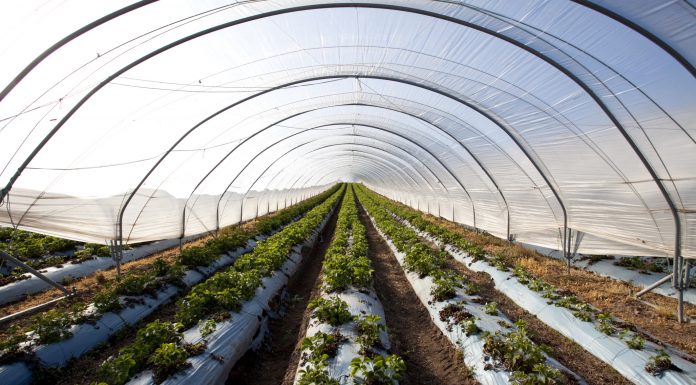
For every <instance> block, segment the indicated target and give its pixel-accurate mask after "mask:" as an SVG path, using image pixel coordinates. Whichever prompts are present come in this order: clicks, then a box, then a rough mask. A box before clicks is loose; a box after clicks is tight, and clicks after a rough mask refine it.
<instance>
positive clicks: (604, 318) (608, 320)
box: [595, 313, 616, 336]
mask: <svg viewBox="0 0 696 385" xmlns="http://www.w3.org/2000/svg"><path fill="white" fill-rule="evenodd" d="M595 328H596V329H597V330H599V331H600V332H602V333H604V334H606V335H608V336H610V335H612V334H614V333H616V326H614V319H613V318H612V317H611V316H610V315H609V314H607V313H600V314H598V315H597V325H596V326H595Z"/></svg>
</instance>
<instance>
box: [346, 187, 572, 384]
mask: <svg viewBox="0 0 696 385" xmlns="http://www.w3.org/2000/svg"><path fill="white" fill-rule="evenodd" d="M358 191H359V192H358V197H359V198H360V201H361V203H362V204H363V207H365V210H366V211H367V212H368V214H369V215H370V220H371V221H372V223H373V224H374V225H375V227H376V228H377V230H378V232H379V233H380V235H381V236H382V237H383V238H384V239H385V240H386V242H387V244H388V246H389V247H390V249H391V250H392V253H393V254H394V256H395V257H396V259H397V261H398V262H399V264H400V265H401V266H402V268H403V269H404V272H405V275H406V278H407V279H408V281H409V283H410V284H411V286H412V287H413V289H414V291H415V293H416V295H417V296H418V298H419V299H420V301H421V303H422V304H423V306H425V307H426V308H427V310H428V312H429V313H430V317H431V319H432V321H433V323H434V324H435V325H436V326H437V327H438V329H440V331H441V332H442V333H443V334H444V335H445V336H446V337H447V338H448V339H449V340H450V341H451V342H452V344H453V345H455V346H456V347H457V348H459V349H461V351H462V353H463V354H462V356H463V359H464V362H465V363H466V365H467V366H469V367H470V368H471V369H472V372H473V373H474V376H475V378H476V379H477V380H478V381H479V382H480V383H481V384H509V383H583V382H584V381H583V380H582V379H581V378H579V377H578V376H577V375H576V374H574V373H572V372H571V371H570V370H568V369H567V368H565V367H563V366H562V365H561V364H560V363H558V362H557V361H555V360H554V359H552V358H551V357H549V356H548V355H547V354H546V352H544V350H543V349H542V348H541V347H539V346H537V345H536V344H534V342H533V341H531V339H529V338H528V337H527V335H526V328H525V325H524V324H518V325H512V324H511V323H510V320H509V319H508V318H507V317H505V316H504V315H503V314H501V313H500V312H499V311H498V310H497V309H496V308H495V306H494V305H492V304H486V303H485V302H484V301H482V300H481V299H480V297H479V296H478V295H476V294H475V291H474V290H473V288H472V287H471V286H470V284H469V282H466V281H465V280H463V279H462V277H461V276H460V275H459V274H458V273H456V272H454V271H451V270H445V269H444V268H443V265H444V255H443V254H442V252H438V251H435V250H433V249H431V248H430V247H429V246H428V245H426V244H425V243H424V242H423V241H421V240H420V239H419V238H418V235H417V234H416V232H415V231H414V230H413V229H411V228H409V227H407V226H405V225H403V224H401V223H399V222H398V221H397V220H396V219H395V218H394V217H393V216H392V215H391V213H389V212H388V211H386V210H385V209H383V208H382V207H381V206H380V205H379V204H377V203H376V202H374V201H372V200H371V198H370V197H369V196H367V195H366V194H365V192H364V191H362V190H360V189H359V190H358ZM542 380H543V381H546V382H543V381H542ZM534 381H541V382H534Z"/></svg>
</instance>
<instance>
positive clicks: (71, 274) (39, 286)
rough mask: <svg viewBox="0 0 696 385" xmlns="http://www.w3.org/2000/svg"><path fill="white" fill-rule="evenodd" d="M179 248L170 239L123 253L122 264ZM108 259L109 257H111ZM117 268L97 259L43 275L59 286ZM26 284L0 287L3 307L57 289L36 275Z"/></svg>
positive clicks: (52, 269) (55, 268)
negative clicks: (175, 247)
mask: <svg viewBox="0 0 696 385" xmlns="http://www.w3.org/2000/svg"><path fill="white" fill-rule="evenodd" d="M203 235H204V234H198V235H192V236H188V237H186V238H184V239H183V242H190V241H192V240H194V239H198V238H200V237H202V236H203ZM178 245H179V239H168V240H164V241H158V242H153V243H149V244H146V245H143V246H138V247H135V248H132V249H130V250H125V251H124V252H123V259H122V260H121V263H127V262H130V261H135V260H138V259H141V258H144V257H147V256H148V255H151V254H154V253H157V252H160V251H162V250H166V249H169V248H171V247H174V246H178ZM107 255H108V254H107ZM114 266H116V261H114V260H113V258H111V257H110V256H99V255H96V254H95V255H94V257H93V258H90V259H87V260H84V261H82V262H80V263H76V264H72V263H70V264H65V265H62V266H52V267H47V268H45V269H43V270H41V272H42V273H43V274H44V275H45V276H47V277H48V278H50V279H52V280H53V281H55V282H59V283H61V282H70V281H72V280H75V279H78V278H82V277H85V276H88V275H90V274H94V273H95V272H97V271H100V270H105V269H108V268H112V267H114ZM23 276H24V277H26V278H25V279H23V280H20V281H16V282H12V283H9V284H7V285H5V286H2V287H0V305H4V304H7V303H11V302H15V301H19V300H21V299H23V298H25V297H26V296H28V295H31V294H36V293H40V292H42V291H44V290H48V289H51V288H53V286H51V285H50V284H48V283H46V282H44V281H43V280H41V279H40V278H39V277H37V276H35V275H33V274H29V273H27V274H23Z"/></svg>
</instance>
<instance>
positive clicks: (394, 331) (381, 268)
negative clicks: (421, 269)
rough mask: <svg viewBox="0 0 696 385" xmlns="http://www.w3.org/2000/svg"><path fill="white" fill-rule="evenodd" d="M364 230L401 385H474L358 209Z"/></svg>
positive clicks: (391, 256)
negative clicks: (401, 366)
mask: <svg viewBox="0 0 696 385" xmlns="http://www.w3.org/2000/svg"><path fill="white" fill-rule="evenodd" d="M359 212H360V219H361V221H362V222H363V224H364V225H365V227H366V228H367V241H368V244H369V253H368V254H369V256H370V258H371V259H372V263H373V267H374V269H375V289H376V290H377V295H378V296H379V299H380V301H382V305H383V306H384V313H385V316H386V322H387V328H388V330H389V338H390V341H391V344H392V351H393V352H394V353H396V354H398V355H400V356H401V357H402V358H403V359H404V361H405V362H406V374H405V375H404V377H403V378H402V379H401V380H400V381H399V383H400V384H401V385H430V384H432V385H435V384H437V385H444V384H447V385H460V384H476V383H477V382H476V380H474V379H473V378H472V375H471V372H470V371H469V369H468V368H467V367H466V366H465V365H464V363H463V357H462V356H461V353H457V351H456V349H455V348H454V347H453V346H452V344H451V343H450V341H449V340H448V339H447V338H446V337H445V336H444V335H443V334H442V332H440V330H439V329H438V328H437V327H436V326H435V325H434V324H433V323H432V321H431V319H430V316H429V314H428V311H427V310H426V309H425V308H424V307H423V305H422V304H421V302H420V300H418V297H416V293H415V292H414V291H413V288H412V287H411V285H410V284H409V283H408V281H407V280H406V276H405V275H404V272H403V270H402V269H401V266H400V265H399V263H398V262H397V261H396V258H395V257H394V255H393V254H392V253H391V251H390V250H389V246H387V244H386V242H385V241H384V239H382V237H381V236H380V235H379V233H378V232H377V230H376V229H375V228H374V226H372V223H371V222H370V220H369V218H368V217H367V214H366V213H365V211H364V210H363V209H362V207H359Z"/></svg>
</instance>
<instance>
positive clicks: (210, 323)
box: [198, 319, 217, 338]
mask: <svg viewBox="0 0 696 385" xmlns="http://www.w3.org/2000/svg"><path fill="white" fill-rule="evenodd" d="M215 329H217V323H216V322H215V320H213V319H208V320H205V322H204V321H203V320H201V321H200V322H198V330H199V331H200V332H201V336H202V337H203V338H205V337H207V336H209V335H211V334H213V332H214V331H215Z"/></svg>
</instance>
